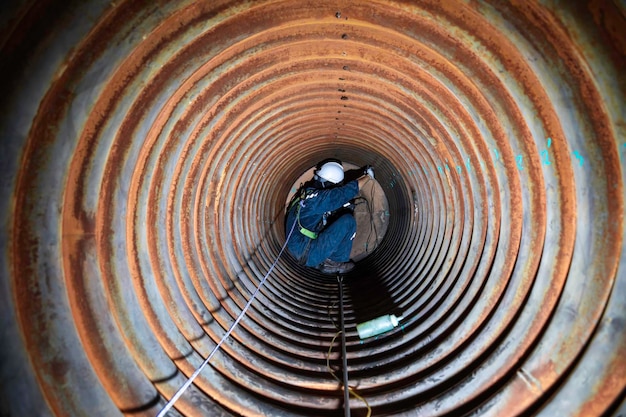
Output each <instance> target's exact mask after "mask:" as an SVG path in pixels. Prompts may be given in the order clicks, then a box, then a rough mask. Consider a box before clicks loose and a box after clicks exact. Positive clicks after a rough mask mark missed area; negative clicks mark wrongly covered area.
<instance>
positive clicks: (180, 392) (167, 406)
mask: <svg viewBox="0 0 626 417" xmlns="http://www.w3.org/2000/svg"><path fill="white" fill-rule="evenodd" d="M295 225H296V223H295V222H294V224H293V225H292V226H291V230H290V231H289V235H288V236H287V239H285V243H284V244H283V247H282V248H281V249H280V252H279V253H278V256H277V257H276V260H275V261H274V263H273V264H272V266H271V267H270V269H269V271H267V273H266V274H265V276H264V277H263V279H262V280H261V282H259V286H258V287H257V289H256V290H255V291H254V293H253V294H252V297H250V300H248V303H247V304H246V305H245V307H244V308H243V310H241V313H239V316H238V317H237V319H236V320H235V322H234V323H233V325H232V326H230V329H228V331H227V332H226V334H225V335H224V336H223V337H222V340H220V341H219V343H218V344H217V345H215V347H214V348H213V350H212V351H211V353H210V354H209V356H208V357H207V358H206V359H205V360H204V362H202V365H200V366H199V367H198V369H196V371H195V372H194V373H193V374H192V375H191V376H190V377H189V379H188V380H187V381H186V382H185V383H184V384H183V386H182V387H180V389H179V390H178V391H177V392H176V394H174V396H173V397H172V398H171V399H170V400H169V401H168V402H167V404H165V407H163V409H161V411H160V412H159V414H157V417H164V416H165V414H167V412H168V411H169V410H170V409H171V408H172V406H173V405H174V403H175V402H176V401H177V400H178V399H179V398H180V397H181V395H183V393H184V392H185V391H186V390H187V388H189V386H190V385H191V384H192V382H193V380H194V379H196V377H197V376H198V375H199V374H200V372H202V370H203V369H204V367H205V366H206V365H207V364H208V363H209V361H210V360H211V358H213V355H215V353H217V351H218V350H219V349H220V347H221V346H222V344H223V343H224V342H225V341H226V339H228V337H229V336H230V334H231V333H232V332H233V330H235V327H237V325H238V324H239V322H240V321H241V319H242V318H243V316H244V315H245V314H246V311H247V310H248V308H249V307H250V305H251V304H252V302H253V301H254V299H255V298H256V296H257V294H258V293H259V291H260V290H261V287H262V286H263V284H264V283H265V281H266V280H267V278H268V277H269V275H270V274H271V273H272V271H273V270H274V267H275V266H276V264H277V263H278V260H279V259H280V256H281V255H282V254H283V252H284V251H285V248H286V247H287V243H288V242H289V239H290V238H291V234H292V233H293V230H294V228H295Z"/></svg>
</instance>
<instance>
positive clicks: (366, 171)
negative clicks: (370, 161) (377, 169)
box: [363, 165, 374, 179]
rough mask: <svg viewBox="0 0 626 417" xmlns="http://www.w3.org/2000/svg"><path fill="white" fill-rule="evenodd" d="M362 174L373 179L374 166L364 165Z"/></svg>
mask: <svg viewBox="0 0 626 417" xmlns="http://www.w3.org/2000/svg"><path fill="white" fill-rule="evenodd" d="M363 174H364V175H369V177H370V178H371V179H374V168H372V167H371V166H370V165H366V166H365V169H364V170H363Z"/></svg>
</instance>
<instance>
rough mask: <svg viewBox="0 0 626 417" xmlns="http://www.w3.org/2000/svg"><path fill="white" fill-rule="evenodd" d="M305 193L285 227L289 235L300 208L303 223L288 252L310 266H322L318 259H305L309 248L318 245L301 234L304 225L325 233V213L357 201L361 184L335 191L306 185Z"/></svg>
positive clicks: (296, 228) (297, 225) (353, 182)
mask: <svg viewBox="0 0 626 417" xmlns="http://www.w3.org/2000/svg"><path fill="white" fill-rule="evenodd" d="M304 190H305V197H304V199H302V200H301V201H297V202H296V203H295V204H292V206H291V207H290V208H289V211H288V213H287V221H286V223H285V226H286V230H287V233H289V231H290V230H291V227H292V225H293V224H294V222H297V218H296V213H297V209H298V205H300V224H296V225H295V228H294V231H293V233H292V235H291V238H290V239H289V242H288V244H287V249H288V250H289V252H291V254H292V255H293V256H294V257H295V258H296V259H298V260H300V261H301V262H303V263H305V264H307V265H308V266H314V265H311V263H320V262H321V261H323V259H322V260H319V262H317V261H318V260H315V261H314V262H309V261H308V260H307V259H302V256H303V255H304V254H305V251H306V249H307V246H308V245H311V244H313V245H315V240H312V239H310V238H309V237H307V236H305V235H303V234H302V233H300V232H299V229H300V225H301V226H302V227H304V228H306V229H308V230H310V231H312V232H315V233H318V234H319V233H323V230H324V225H323V222H322V220H323V218H324V214H325V213H327V212H333V211H335V210H337V209H340V208H341V207H342V206H343V205H344V204H345V203H347V202H349V201H350V200H352V199H353V198H355V197H356V196H357V195H358V194H359V184H358V182H357V181H356V180H355V181H350V182H348V183H347V184H344V185H341V186H338V187H333V188H318V187H314V186H312V185H309V186H306V185H305V188H304Z"/></svg>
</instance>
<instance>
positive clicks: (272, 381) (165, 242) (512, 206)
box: [0, 0, 626, 416]
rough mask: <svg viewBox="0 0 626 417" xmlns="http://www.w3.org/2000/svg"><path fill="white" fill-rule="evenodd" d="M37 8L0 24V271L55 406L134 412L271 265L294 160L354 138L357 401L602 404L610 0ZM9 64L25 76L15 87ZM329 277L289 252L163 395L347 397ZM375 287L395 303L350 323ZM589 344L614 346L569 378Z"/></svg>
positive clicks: (618, 376)
mask: <svg viewBox="0 0 626 417" xmlns="http://www.w3.org/2000/svg"><path fill="white" fill-rule="evenodd" d="M575 3H576V2H575ZM53 5H54V2H52V1H49V2H45V3H42V4H38V5H36V6H33V7H32V8H30V9H20V8H17V9H16V10H15V13H16V19H15V20H13V21H11V23H10V25H9V27H8V28H7V29H6V30H5V31H4V32H2V35H1V36H2V39H3V40H4V43H3V45H2V53H3V58H5V57H6V58H7V59H3V62H6V64H4V69H5V70H6V71H4V70H3V74H6V75H7V77H5V80H4V81H3V83H4V84H6V85H7V88H6V89H5V90H4V91H7V92H9V94H7V97H6V98H2V101H1V103H0V104H1V107H0V108H2V109H6V111H5V113H6V115H3V116H1V117H2V119H1V120H0V121H1V122H2V123H0V126H2V129H3V131H2V132H1V133H2V134H3V137H6V138H9V139H8V140H9V141H12V140H13V139H11V138H13V137H15V145H13V142H11V143H10V145H11V146H8V144H7V145H4V144H3V146H6V149H7V155H8V156H7V158H15V159H16V160H19V161H20V162H19V167H18V169H17V170H16V171H11V172H6V173H5V172H2V173H3V175H5V176H6V177H7V178H9V179H10V181H9V182H10V183H11V184H14V186H13V185H11V184H9V185H7V186H4V185H2V184H0V186H2V187H4V188H1V190H5V189H6V190H7V196H6V198H4V195H3V196H2V197H3V199H4V200H6V201H7V203H4V204H5V205H3V206H2V208H1V209H0V213H5V212H6V213H8V214H7V215H8V216H10V218H9V219H7V221H6V222H5V223H6V224H8V225H10V227H9V229H10V230H11V233H10V234H8V236H7V237H8V243H7V245H8V248H9V249H8V251H7V252H8V254H7V256H8V257H9V261H8V265H10V271H9V272H10V276H9V277H7V279H8V284H7V288H10V290H11V294H10V297H11V300H12V302H13V303H14V304H15V315H16V317H17V319H16V321H15V323H13V325H14V326H17V327H18V328H19V329H20V330H21V332H22V334H23V345H24V349H25V351H26V352H27V354H28V356H29V358H30V361H31V363H32V365H33V370H32V372H33V374H34V375H35V377H36V379H37V381H38V383H39V385H40V389H41V391H42V393H43V396H44V397H45V398H46V401H47V404H48V407H49V408H50V414H53V415H59V416H60V415H66V414H67V413H75V414H77V415H80V414H81V411H80V410H82V409H83V408H82V407H83V406H84V403H83V400H81V398H92V399H94V400H95V401H96V402H97V403H98V404H99V406H101V407H102V410H107V413H108V412H114V413H118V412H119V413H120V414H129V415H130V414H145V415H153V414H154V411H155V409H158V408H159V405H160V404H162V403H164V401H166V400H167V399H168V398H170V397H171V396H172V395H173V393H174V392H175V390H176V389H177V388H178V386H179V384H180V381H181V380H183V377H182V375H190V374H191V373H192V372H193V371H194V368H195V366H197V364H198V363H200V362H201V359H202V356H204V355H206V353H207V352H210V351H211V349H212V347H213V346H214V345H215V343H217V342H218V341H219V340H220V338H221V337H222V335H223V334H224V332H225V331H226V330H227V329H228V328H229V327H230V325H231V324H232V323H233V321H234V320H235V318H236V317H237V315H238V314H239V313H240V311H241V309H242V307H243V306H244V305H245V303H246V302H247V300H248V299H249V297H250V294H251V292H252V291H253V290H254V288H255V287H256V285H257V284H258V282H259V281H260V280H261V278H262V277H263V275H264V274H265V273H266V272H267V271H268V270H269V268H270V265H272V263H273V262H274V260H275V258H276V256H277V255H278V252H279V250H280V248H281V246H282V244H283V243H284V238H285V230H284V228H283V224H282V223H283V217H282V216H283V213H284V202H285V201H286V199H287V196H288V194H289V192H290V190H291V187H292V185H293V184H294V181H296V180H297V178H298V176H299V175H301V174H302V172H304V171H305V170H306V169H308V168H309V167H311V166H313V165H314V164H315V163H316V162H318V161H319V160H321V159H324V158H326V157H337V158H340V159H342V160H344V161H346V162H347V163H349V164H353V165H354V166H362V165H365V164H371V165H373V166H374V167H375V171H376V180H377V183H378V184H379V185H380V187H379V188H377V189H376V190H377V192H378V191H380V193H381V194H382V193H384V194H382V195H384V197H385V199H386V203H385V204H383V207H382V209H380V210H379V211H380V212H383V211H384V212H385V214H384V217H381V218H380V222H379V223H377V227H379V226H380V227H381V230H376V231H377V232H378V234H379V236H378V238H379V239H375V241H376V248H375V249H374V250H373V251H371V253H369V252H370V251H367V252H368V253H367V255H368V256H363V253H358V250H353V254H354V256H355V257H356V258H359V259H358V260H359V268H357V270H356V272H355V273H354V274H352V275H350V276H348V277H346V285H347V286H348V289H349V291H348V299H347V300H346V305H347V309H348V310H347V319H348V328H347V336H348V357H349V361H348V363H349V366H350V375H351V377H352V378H353V381H351V382H354V385H355V386H357V387H358V388H357V391H358V392H359V393H360V394H361V395H362V396H363V397H365V398H367V399H368V402H369V403H370V404H371V406H372V407H373V411H374V414H394V413H402V412H415V413H421V414H424V415H440V414H451V415H453V414H460V413H470V412H476V413H485V414H486V415H513V414H515V415H518V414H524V413H534V412H538V413H539V414H541V410H549V409H550V407H551V406H552V407H557V405H559V406H560V405H562V404H566V406H567V407H569V409H568V412H570V414H572V415H581V416H582V415H592V416H594V415H598V416H599V415H603V414H606V413H607V412H610V411H611V410H612V407H614V404H616V403H618V402H619V401H623V393H624V389H625V388H626V380H625V379H624V376H623V375H626V371H624V368H625V367H626V359H625V357H626V356H625V355H626V354H625V352H624V348H623V343H621V342H623V338H624V337H623V334H624V331H625V330H624V328H623V320H624V314H626V312H625V311H624V310H625V309H626V308H625V307H624V303H623V302H620V301H619V300H618V298H619V297H620V294H617V293H616V291H618V289H621V288H624V284H623V280H624V274H623V268H624V265H621V264H620V261H621V260H622V259H624V250H625V249H624V236H625V234H624V180H625V177H624V172H626V170H624V155H626V145H625V144H623V143H620V140H622V138H620V137H618V135H619V132H622V131H623V129H624V126H626V122H625V121H624V118H623V115H621V116H620V114H622V113H623V112H621V113H620V111H621V110H623V107H624V97H625V96H626V94H625V91H624V85H623V82H620V81H619V80H613V81H614V82H613V83H612V84H611V82H610V81H611V80H610V77H613V76H614V74H622V73H623V70H624V67H625V65H624V64H625V62H626V58H625V53H624V52H625V51H626V40H625V39H626V34H625V33H626V32H625V31H626V22H625V19H624V16H623V14H621V13H620V9H619V7H618V6H617V5H616V4H615V3H612V2H609V1H601V0H590V1H588V2H578V3H576V4H571V5H560V6H559V7H560V9H556V8H555V6H551V5H545V4H539V2H535V1H517V0H515V1H511V2H507V3H502V2H496V1H490V0H484V1H470V2H462V1H447V2H441V1H436V0H425V1H422V2H419V4H418V3H415V2H405V1H385V0H380V1H373V2H371V1H370V2H359V1H340V2H338V3H337V2H330V1H326V0H322V1H318V2H315V3H312V2H302V1H297V0H288V1H284V2H275V1H259V2H246V1H220V2H193V1H183V0H181V1H173V2H160V3H159V4H153V3H151V2H148V1H142V2H137V1H120V2H116V3H114V4H111V5H110V7H108V6H107V7H105V6H102V8H101V9H98V10H100V12H99V13H100V14H99V15H98V17H93V16H90V17H89V19H95V20H92V21H90V22H91V23H90V24H88V25H87V24H86V25H85V27H82V26H81V28H82V29H81V30H82V32H81V31H80V30H78V29H77V30H75V31H72V30H70V29H71V28H68V25H70V26H71V25H72V22H80V17H76V16H72V15H71V14H69V13H67V12H64V11H62V10H60V11H59V12H58V15H54V14H53V16H51V17H50V18H49V17H48V16H47V14H48V12H49V11H50V10H52V9H53V7H52V6H53ZM95 6H96V5H95V3H94V7H95ZM94 10H95V9H94ZM44 11H46V13H44ZM622 11H623V10H622ZM94 13H95V12H94ZM44 18H45V19H46V21H48V22H50V29H49V31H48V30H46V31H44V30H39V29H37V30H33V28H38V27H44V23H43V20H44ZM77 19H78V20H77ZM76 26H77V27H78V26H80V25H76ZM31 30H32V32H31ZM8 33H10V34H11V36H8V35H7V34H8ZM27 33H32V38H28V35H27ZM79 33H81V34H80V35H79ZM18 41H19V42H18ZM22 41H25V42H26V43H24V44H25V45H28V50H27V51H24V53H21V52H20V51H19V48H18V44H19V43H20V42H22ZM55 48H56V49H55ZM57 50H58V51H61V50H62V51H65V52H64V55H58V56H54V57H53V56H52V53H50V55H46V52H48V51H57ZM60 53H61V52H59V54H60ZM43 57H48V58H47V59H48V61H45V62H40V61H43ZM35 64H37V65H39V66H40V68H41V69H42V71H41V72H34V71H33V69H32V67H33V66H34V65H35ZM22 68H25V69H26V70H27V72H26V73H27V74H35V73H36V74H47V75H45V76H44V75H41V76H40V77H30V78H31V79H30V80H25V81H24V82H25V84H24V88H23V89H21V88H17V87H15V86H9V85H8V84H10V82H11V78H12V77H14V76H15V77H17V76H18V75H17V74H21V72H20V71H22ZM45 77H48V79H46V78H45ZM609 84H611V85H612V86H613V87H612V88H614V90H610V91H609V90H608V88H607V85H609ZM22 94H23V95H24V97H22ZM27 94H30V95H32V97H31V96H28V100H26V95H27ZM85 97H89V101H88V100H87V99H86V98H85ZM27 102H28V103H30V104H25V103H27ZM13 109H16V110H13ZM20 109H21V110H20ZM17 111H23V112H24V114H23V115H22V114H12V112H17ZM27 115H30V116H28V117H27ZM12 119H15V120H20V121H21V122H20V123H24V124H25V125H24V126H22V125H18V124H17V122H15V121H12ZM4 126H8V127H7V131H6V132H5V131H4ZM13 132H23V133H22V134H24V135H26V137H25V138H24V139H23V141H22V142H20V140H21V139H20V138H19V137H18V136H19V135H17V134H14V133H13ZM5 133H6V134H5ZM622 142H623V140H622ZM2 150H4V148H2ZM379 214H380V213H379ZM365 217H367V216H365ZM367 220H368V219H365V221H367ZM362 225H363V219H361V220H360V222H359V228H360V229H361V232H364V233H362V236H367V237H368V239H369V235H367V230H369V229H367V230H365V228H363V227H362ZM383 226H384V228H383ZM382 229H385V230H382ZM364 230H365V231H364ZM367 243H369V241H368V242H367ZM356 244H357V245H358V246H363V245H365V244H366V241H365V240H361V241H357V243H356ZM353 249H355V248H354V247H353ZM357 249H358V248H357ZM94 280H96V281H94ZM336 290H337V287H336V283H335V282H334V281H333V280H329V279H328V278H327V277H323V276H320V275H319V274H317V273H315V272H312V271H310V270H306V269H303V268H302V267H300V266H299V265H297V264H296V263H295V262H294V261H293V260H292V259H290V258H288V257H284V258H283V259H282V260H281V261H280V262H279V263H278V265H277V267H276V269H275V270H274V272H273V274H272V276H271V277H270V279H269V280H268V281H267V284H266V286H265V287H264V288H263V289H262V290H261V293H260V294H259V297H258V299H257V300H256V301H255V303H254V304H253V306H252V308H251V309H250V310H249V312H248V316H247V317H245V318H244V319H243V320H242V322H241V324H240V327H239V329H238V330H237V331H236V332H235V333H234V334H233V336H232V338H231V339H230V340H229V341H228V342H227V343H225V344H224V346H223V348H222V352H221V353H220V354H218V355H217V357H216V360H215V362H214V363H212V369H211V370H210V377H209V376H206V375H205V376H203V377H201V378H199V379H198V381H197V386H194V387H193V388H192V390H193V392H192V393H190V395H187V396H183V397H182V398H181V400H180V403H179V405H178V407H179V411H180V412H181V413H182V414H184V415H196V414H199V413H203V412H210V413H217V414H220V413H221V414H225V415H228V414H232V415H255V414H266V415H280V414H281V413H285V412H288V413H292V414H294V415H308V414H310V413H311V410H314V412H315V413H321V414H323V413H333V412H335V411H336V410H337V409H339V408H340V406H341V404H340V402H339V398H340V392H339V391H338V390H335V387H336V385H335V381H334V379H332V377H331V376H330V374H329V373H328V371H327V369H326V354H327V351H328V347H329V343H330V342H331V340H332V337H333V335H334V334H335V332H336V327H335V323H334V321H333V317H332V315H333V314H335V313H336V305H335V303H336V301H337V293H336ZM101 291H102V292H103V293H101ZM392 312H393V313H397V314H399V315H402V316H403V320H402V322H401V326H399V327H398V328H397V329H395V330H394V331H392V332H390V333H388V334H385V335H382V336H381V337H379V338H378V339H374V340H365V341H360V340H359V339H358V337H357V335H356V332H355V328H354V327H355V325H356V323H357V322H359V320H360V319H361V318H363V317H375V316H380V315H384V314H389V313H392ZM102 314H105V315H106V317H101V315H102ZM620 323H622V324H621V325H620ZM607 326H608V327H610V328H611V329H612V330H613V332H614V333H615V334H616V336H615V337H612V338H607V340H606V341H605V339H604V338H605V337H606V336H605V334H606V332H607V328H608V327H607ZM76 341H79V342H77V343H74V342H76ZM68 344H71V346H68ZM600 345H601V346H602V349H604V350H602V349H600V348H599V347H598V346H600ZM599 352H602V353H599ZM594 355H601V356H602V357H596V356H594ZM116 358H119V362H118V360H117V359H116ZM122 358H123V360H124V361H127V362H122ZM334 359H336V353H335V355H334V356H333V360H334ZM598 360H606V361H607V363H609V364H610V367H611V369H613V370H614V372H607V371H606V369H604V368H601V367H597V368H593V369H597V370H596V372H597V374H593V375H584V377H585V378H593V381H592V383H589V384H587V385H585V387H587V388H584V389H583V388H576V384H575V381H578V379H580V378H582V377H583V375H582V373H583V372H584V369H591V368H590V367H589V366H588V364H589V363H590V362H594V361H598ZM123 363H132V364H133V365H135V366H128V367H125V366H123V365H122V364H123ZM585 366H587V368H585ZM83 375H85V376H86V377H87V378H91V379H90V381H92V382H94V383H93V387H86V386H72V384H73V383H74V382H73V381H76V380H77V379H76V378H77V377H78V376H83ZM207 375H208V374H207ZM96 381H97V383H95V382H96ZM585 381H587V380H585ZM2 382H4V381H2ZM2 385H5V384H2ZM2 389H3V390H5V389H7V390H10V388H2ZM7 392H8V391H7ZM85 393H89V395H84V394H85ZM157 395H161V396H163V398H158V397H156V396H157ZM79 397H80V398H79ZM564 399H566V401H565V400H564ZM352 405H353V407H354V410H355V411H358V412H360V411H364V407H363V405H362V404H358V402H356V401H355V402H354V403H353V404H352ZM68 410H71V411H68ZM208 410H210V411H208Z"/></svg>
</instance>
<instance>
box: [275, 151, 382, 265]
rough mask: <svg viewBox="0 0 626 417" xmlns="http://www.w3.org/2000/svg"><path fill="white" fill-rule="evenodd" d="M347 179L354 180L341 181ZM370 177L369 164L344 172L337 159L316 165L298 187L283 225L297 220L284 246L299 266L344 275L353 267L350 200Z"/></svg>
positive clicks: (287, 225)
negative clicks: (309, 178)
mask: <svg viewBox="0 0 626 417" xmlns="http://www.w3.org/2000/svg"><path fill="white" fill-rule="evenodd" d="M346 174H347V175H346ZM346 177H347V178H346ZM348 178H354V179H352V180H349V181H345V182H344V179H348ZM370 179H374V170H373V169H372V168H371V167H369V166H367V167H364V168H362V169H358V170H351V171H348V172H345V173H344V169H343V165H342V163H341V161H339V160H337V159H325V160H323V161H321V162H320V163H318V164H317V166H316V167H315V171H314V174H313V179H311V180H310V181H307V182H306V183H304V184H303V185H301V186H300V188H299V190H298V191H297V192H296V193H295V194H294V197H293V198H292V199H291V202H290V203H289V205H288V209H287V216H286V219H287V220H286V228H287V230H291V228H292V227H294V223H296V225H295V230H296V231H297V233H294V234H293V235H292V237H291V239H290V240H289V242H288V244H287V249H288V250H289V252H290V253H291V255H293V256H294V257H295V258H296V259H297V260H298V262H299V263H300V264H301V265H304V266H307V267H312V268H316V269H318V270H319V271H321V272H322V273H325V274H344V273H347V272H349V271H351V270H352V269H353V268H354V262H352V261H351V260H350V251H351V250H352V241H353V240H354V237H355V236H356V221H355V219H354V215H353V210H354V202H353V200H354V198H356V197H357V195H358V194H359V190H360V189H361V188H362V187H363V185H364V184H365V183H366V182H367V181H369V180H370Z"/></svg>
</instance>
